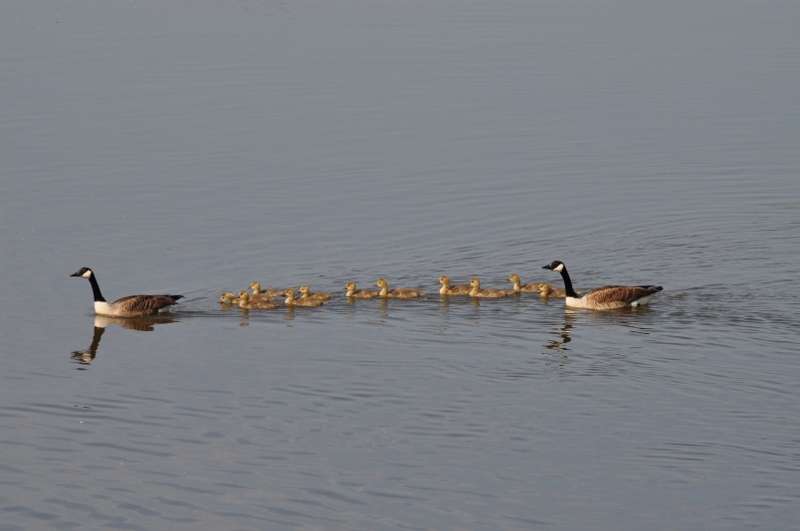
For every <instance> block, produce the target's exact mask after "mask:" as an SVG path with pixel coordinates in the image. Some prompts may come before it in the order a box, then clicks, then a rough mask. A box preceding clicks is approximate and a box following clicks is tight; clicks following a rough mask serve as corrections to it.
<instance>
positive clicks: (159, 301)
mask: <svg viewBox="0 0 800 531" xmlns="http://www.w3.org/2000/svg"><path fill="white" fill-rule="evenodd" d="M70 276H71V277H81V278H85V279H87V280H88V281H89V284H91V285H92V292H93V294H94V313H96V314H98V315H109V316H112V317H142V316H144V315H154V314H157V313H158V312H159V311H166V310H168V309H169V307H170V306H172V305H173V304H178V299H182V298H183V295H130V296H128V297H122V298H121V299H117V300H115V301H114V302H112V303H108V302H106V299H105V298H104V297H103V294H102V293H100V286H99V285H98V284H97V277H96V276H95V274H94V271H92V270H91V269H89V268H88V267H82V268H80V269H79V270H78V271H76V272H75V273H72V274H71V275H70Z"/></svg>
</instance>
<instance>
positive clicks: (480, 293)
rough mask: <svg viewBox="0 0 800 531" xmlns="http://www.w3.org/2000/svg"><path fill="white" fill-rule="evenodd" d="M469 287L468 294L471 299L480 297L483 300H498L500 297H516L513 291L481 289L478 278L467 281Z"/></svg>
mask: <svg viewBox="0 0 800 531" xmlns="http://www.w3.org/2000/svg"><path fill="white" fill-rule="evenodd" d="M469 285H470V286H472V290H470V292H469V294H470V296H471V297H481V298H485V299H499V298H500V297H508V296H510V295H516V292H515V291H514V290H513V289H497V288H487V289H481V281H480V279H478V278H471V279H470V281H469Z"/></svg>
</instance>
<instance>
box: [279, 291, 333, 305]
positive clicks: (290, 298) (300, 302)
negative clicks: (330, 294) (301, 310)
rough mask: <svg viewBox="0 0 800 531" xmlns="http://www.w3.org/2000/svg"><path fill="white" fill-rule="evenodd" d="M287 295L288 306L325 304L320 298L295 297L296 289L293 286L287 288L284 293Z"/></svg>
mask: <svg viewBox="0 0 800 531" xmlns="http://www.w3.org/2000/svg"><path fill="white" fill-rule="evenodd" d="M283 294H284V295H286V306H290V307H291V306H308V307H311V306H322V305H323V304H325V301H321V300H319V299H295V298H294V290H293V289H292V288H289V289H287V290H286V291H285V292H284V293H283Z"/></svg>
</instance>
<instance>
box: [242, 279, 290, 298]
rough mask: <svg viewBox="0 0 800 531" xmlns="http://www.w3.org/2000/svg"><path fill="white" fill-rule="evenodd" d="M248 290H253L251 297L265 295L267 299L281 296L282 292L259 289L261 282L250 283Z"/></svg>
mask: <svg viewBox="0 0 800 531" xmlns="http://www.w3.org/2000/svg"><path fill="white" fill-rule="evenodd" d="M250 289H251V290H253V295H267V296H269V297H280V296H281V295H283V292H284V290H282V289H274V288H268V289H263V290H262V289H261V282H258V281H256V282H252V283H250Z"/></svg>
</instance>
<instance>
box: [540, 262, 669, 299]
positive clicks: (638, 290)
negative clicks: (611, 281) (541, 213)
mask: <svg viewBox="0 0 800 531" xmlns="http://www.w3.org/2000/svg"><path fill="white" fill-rule="evenodd" d="M542 269H550V270H552V271H555V272H556V273H561V278H562V279H564V291H565V292H566V295H567V296H566V300H567V306H569V307H571V308H587V309H590V310H616V309H618V308H629V307H631V306H640V305H642V304H647V303H649V302H650V297H652V296H653V295H654V294H656V293H658V292H659V291H661V290H662V289H664V288H662V287H661V286H603V287H600V288H595V289H593V290H591V291H588V292H587V293H586V294H585V295H583V296H578V294H577V293H575V290H574V289H573V288H572V281H571V280H570V278H569V273H567V268H566V266H565V265H564V262H560V261H558V260H556V261H554V262H550V263H549V264H547V265H546V266H543V267H542Z"/></svg>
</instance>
